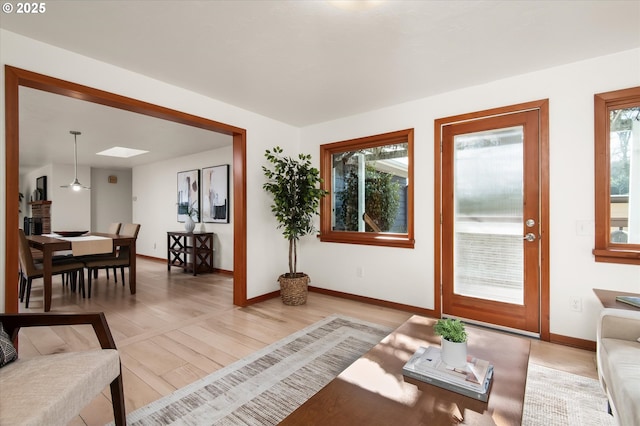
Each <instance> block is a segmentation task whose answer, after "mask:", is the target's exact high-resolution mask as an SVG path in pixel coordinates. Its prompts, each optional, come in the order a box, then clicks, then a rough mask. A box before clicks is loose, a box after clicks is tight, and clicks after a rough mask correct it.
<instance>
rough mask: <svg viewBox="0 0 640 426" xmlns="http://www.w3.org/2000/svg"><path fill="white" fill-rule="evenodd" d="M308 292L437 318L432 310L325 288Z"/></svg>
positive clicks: (311, 289)
mask: <svg viewBox="0 0 640 426" xmlns="http://www.w3.org/2000/svg"><path fill="white" fill-rule="evenodd" d="M309 291H312V292H314V293H320V294H326V295H328V296H334V297H340V298H342V299H349V300H354V301H356V302H362V303H368V304H370V305H376V306H383V307H385V308H391V309H397V310H399V311H405V312H411V313H414V314H419V315H424V316H428V317H439V316H440V314H436V312H435V311H434V310H433V309H425V308H419V307H417V306H411V305H405V304H402V303H396V302H389V301H387V300H382V299H374V298H372V297H365V296H358V295H357V294H351V293H344V292H341V291H335V290H327V289H325V288H319V287H313V286H309Z"/></svg>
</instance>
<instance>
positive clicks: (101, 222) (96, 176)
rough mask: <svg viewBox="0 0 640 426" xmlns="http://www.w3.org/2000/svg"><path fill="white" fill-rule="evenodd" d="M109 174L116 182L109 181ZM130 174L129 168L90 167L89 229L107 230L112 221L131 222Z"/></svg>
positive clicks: (96, 230)
mask: <svg viewBox="0 0 640 426" xmlns="http://www.w3.org/2000/svg"><path fill="white" fill-rule="evenodd" d="M109 176H115V177H116V179H117V182H116V183H109ZM131 176H132V172H131V170H110V169H98V168H92V169H91V231H93V232H107V230H108V229H109V225H111V224H112V223H116V222H119V223H132V222H133V219H132V217H133V212H132V209H133V203H132V201H131V187H132V184H131ZM80 182H82V181H80Z"/></svg>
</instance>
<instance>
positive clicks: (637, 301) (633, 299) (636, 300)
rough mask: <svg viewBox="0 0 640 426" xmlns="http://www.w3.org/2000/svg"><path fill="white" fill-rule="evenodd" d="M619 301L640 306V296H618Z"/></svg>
mask: <svg viewBox="0 0 640 426" xmlns="http://www.w3.org/2000/svg"><path fill="white" fill-rule="evenodd" d="M616 300H617V301H618V302H622V303H626V304H628V305H631V306H635V307H636V308H640V297H638V296H616Z"/></svg>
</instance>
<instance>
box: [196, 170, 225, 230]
mask: <svg viewBox="0 0 640 426" xmlns="http://www.w3.org/2000/svg"><path fill="white" fill-rule="evenodd" d="M202 221H203V222H207V223H229V165H228V164H223V165H221V166H214V167H207V168H204V169H202Z"/></svg>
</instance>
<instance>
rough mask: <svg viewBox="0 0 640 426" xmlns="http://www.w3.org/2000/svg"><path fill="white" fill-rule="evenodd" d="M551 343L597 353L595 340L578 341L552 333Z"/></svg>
mask: <svg viewBox="0 0 640 426" xmlns="http://www.w3.org/2000/svg"><path fill="white" fill-rule="evenodd" d="M549 342H551V343H556V344H558V345H564V346H571V347H573V348H578V349H584V350H587V351H592V352H595V350H596V342H594V341H593V340H585V339H578V338H576V337H569V336H562V335H560V334H553V333H551V334H550V335H549Z"/></svg>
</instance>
